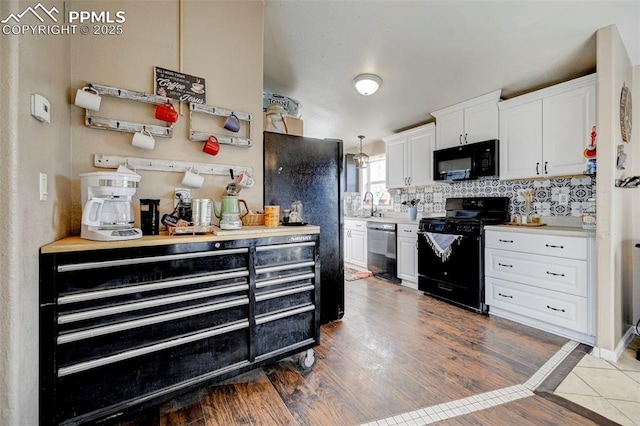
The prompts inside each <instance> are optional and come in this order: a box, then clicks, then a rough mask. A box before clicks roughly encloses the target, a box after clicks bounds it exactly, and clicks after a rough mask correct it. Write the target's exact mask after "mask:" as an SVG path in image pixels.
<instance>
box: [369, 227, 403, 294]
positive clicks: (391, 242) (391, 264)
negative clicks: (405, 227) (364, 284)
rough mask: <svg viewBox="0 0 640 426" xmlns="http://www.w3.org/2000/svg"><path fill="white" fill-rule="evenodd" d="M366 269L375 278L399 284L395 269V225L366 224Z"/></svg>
mask: <svg viewBox="0 0 640 426" xmlns="http://www.w3.org/2000/svg"><path fill="white" fill-rule="evenodd" d="M367 269H368V270H369V271H371V272H372V273H373V275H374V276H375V277H378V278H382V279H384V280H387V281H391V282H393V283H400V280H399V279H398V277H397V269H396V224H395V223H386V222H375V221H369V222H367Z"/></svg>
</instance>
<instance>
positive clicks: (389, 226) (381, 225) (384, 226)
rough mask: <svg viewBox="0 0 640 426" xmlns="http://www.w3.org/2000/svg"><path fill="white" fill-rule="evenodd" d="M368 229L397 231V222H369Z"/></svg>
mask: <svg viewBox="0 0 640 426" xmlns="http://www.w3.org/2000/svg"><path fill="white" fill-rule="evenodd" d="M367 229H373V230H376V231H392V232H395V231H396V224H395V223H385V222H373V221H370V222H367Z"/></svg>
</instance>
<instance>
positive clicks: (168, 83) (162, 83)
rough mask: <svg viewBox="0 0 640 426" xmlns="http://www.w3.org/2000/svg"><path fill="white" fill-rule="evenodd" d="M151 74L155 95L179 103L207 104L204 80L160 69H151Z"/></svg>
mask: <svg viewBox="0 0 640 426" xmlns="http://www.w3.org/2000/svg"><path fill="white" fill-rule="evenodd" d="M153 72H154V78H153V84H154V87H153V90H154V92H155V94H157V95H160V96H164V97H167V98H171V99H175V100H176V101H180V102H187V103H193V104H206V103H207V85H206V82H205V79H204V78H202V77H196V76H193V75H189V74H184V73H181V72H178V71H171V70H167V69H164V68H160V67H153Z"/></svg>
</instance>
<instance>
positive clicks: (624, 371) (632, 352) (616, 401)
mask: <svg viewBox="0 0 640 426" xmlns="http://www.w3.org/2000/svg"><path fill="white" fill-rule="evenodd" d="M637 349H640V338H638V337H637V336H636V338H635V339H634V341H632V342H631V344H630V345H629V347H628V348H627V349H626V350H625V352H624V353H623V354H622V356H621V357H620V359H619V360H618V362H616V363H613V362H608V361H605V360H603V359H600V358H596V357H594V356H591V355H585V356H584V357H583V358H582V360H580V362H579V363H578V364H577V365H576V366H575V367H574V369H573V370H572V371H571V373H569V375H568V376H567V377H566V378H565V379H564V381H563V382H562V383H560V385H559V386H558V387H557V388H556V390H555V392H554V393H555V394H556V395H558V396H561V397H563V398H565V399H567V400H569V401H572V402H575V403H576V404H578V405H581V406H583V407H586V408H588V409H590V410H591V411H595V412H596V413H598V414H600V415H602V416H604V417H606V418H608V419H610V420H613V421H615V422H617V423H620V424H621V425H624V426H626V425H630V426H632V425H633V426H639V425H640V361H638V360H636V350H637Z"/></svg>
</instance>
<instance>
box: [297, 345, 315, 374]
mask: <svg viewBox="0 0 640 426" xmlns="http://www.w3.org/2000/svg"><path fill="white" fill-rule="evenodd" d="M317 360H318V358H317V357H316V351H314V350H313V349H308V350H307V351H305V352H303V353H301V354H300V357H299V358H298V365H299V366H300V368H302V369H303V370H304V371H308V370H311V369H312V368H313V366H314V365H316V361H317Z"/></svg>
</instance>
